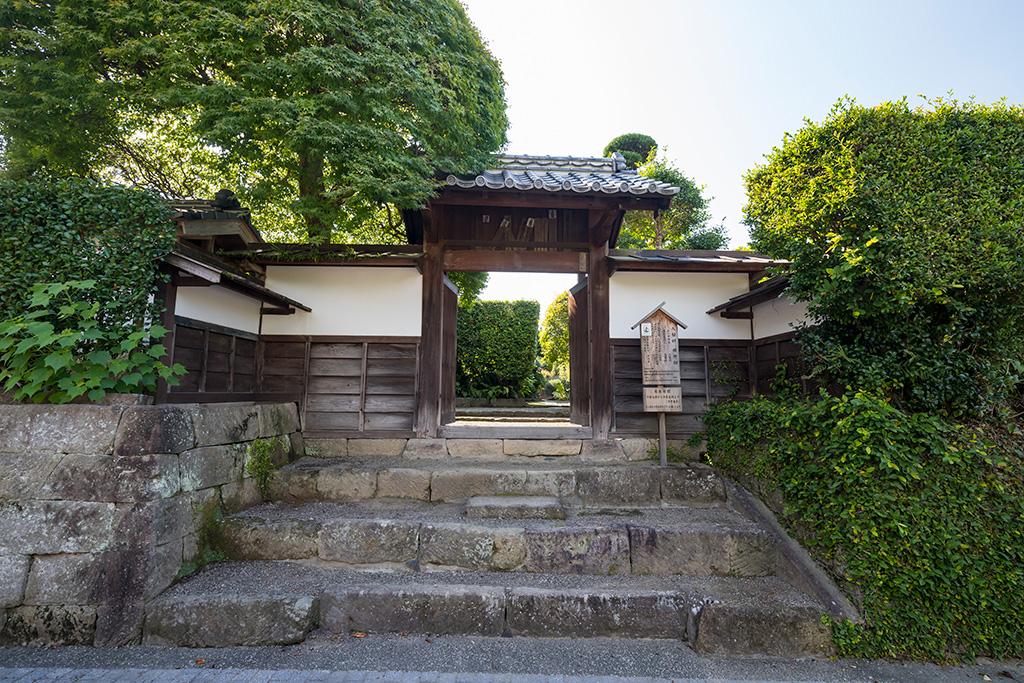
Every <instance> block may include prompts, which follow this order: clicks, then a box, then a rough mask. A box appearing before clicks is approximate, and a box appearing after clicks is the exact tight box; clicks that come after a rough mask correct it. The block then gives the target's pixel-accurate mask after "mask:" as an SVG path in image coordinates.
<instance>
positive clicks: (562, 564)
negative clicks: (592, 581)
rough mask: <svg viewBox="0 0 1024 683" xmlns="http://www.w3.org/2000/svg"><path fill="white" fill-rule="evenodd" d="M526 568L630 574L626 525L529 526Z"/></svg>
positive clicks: (538, 570) (560, 571)
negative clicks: (595, 527)
mask: <svg viewBox="0 0 1024 683" xmlns="http://www.w3.org/2000/svg"><path fill="white" fill-rule="evenodd" d="M524 568H525V569H526V571H530V572H552V573H569V574H628V573H629V536H628V535H627V534H626V530H625V529H613V528H597V529H587V528H572V527H567V528H564V529H551V530H544V531H541V530H532V529H531V530H527V532H526V562H525V565H524Z"/></svg>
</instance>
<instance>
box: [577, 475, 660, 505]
mask: <svg viewBox="0 0 1024 683" xmlns="http://www.w3.org/2000/svg"><path fill="white" fill-rule="evenodd" d="M576 494H577V495H578V496H579V497H580V499H582V500H583V501H584V502H586V503H610V504H621V503H641V504H648V505H653V504H656V503H658V501H659V500H660V496H661V483H660V481H659V474H658V470H657V469H654V468H650V467H590V468H587V469H581V470H580V471H579V472H577V473H576Z"/></svg>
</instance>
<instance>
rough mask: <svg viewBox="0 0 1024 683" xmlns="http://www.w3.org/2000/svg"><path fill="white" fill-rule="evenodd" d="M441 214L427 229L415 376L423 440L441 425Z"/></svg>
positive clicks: (436, 212) (418, 429) (434, 213)
mask: <svg viewBox="0 0 1024 683" xmlns="http://www.w3.org/2000/svg"><path fill="white" fill-rule="evenodd" d="M441 214H442V212H441V210H440V209H439V208H435V209H434V210H433V211H432V212H431V216H430V225H429V226H424V239H423V260H422V271H423V313H422V321H421V332H420V358H419V363H418V365H417V377H416V436H418V437H420V438H435V437H437V435H438V427H439V425H440V408H441V365H442V358H441V355H442V351H443V349H442V346H443V345H442V341H441V332H442V327H443V313H444V306H443V304H444V264H443V263H442V261H443V257H444V254H443V251H444V249H443V246H442V244H441V243H440V242H438V241H437V234H438V230H437V225H436V223H437V221H439V220H441Z"/></svg>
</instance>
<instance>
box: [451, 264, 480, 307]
mask: <svg viewBox="0 0 1024 683" xmlns="http://www.w3.org/2000/svg"><path fill="white" fill-rule="evenodd" d="M447 276H448V279H449V280H451V281H452V284H453V285H455V286H456V287H458V288H459V305H460V306H465V305H468V304H472V303H473V302H475V301H477V300H478V299H479V298H480V292H482V291H484V287H486V286H487V281H488V280H490V279H491V274H490V273H469V272H453V273H447Z"/></svg>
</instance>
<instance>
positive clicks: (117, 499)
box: [39, 453, 181, 503]
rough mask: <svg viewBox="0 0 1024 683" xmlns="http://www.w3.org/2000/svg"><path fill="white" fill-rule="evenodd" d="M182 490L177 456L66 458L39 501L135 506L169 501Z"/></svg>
mask: <svg viewBox="0 0 1024 683" xmlns="http://www.w3.org/2000/svg"><path fill="white" fill-rule="evenodd" d="M180 488H181V482H180V479H179V476H178V456H176V455H171V454H167V453H160V454H152V455H139V456H134V457H124V458H122V457H112V456H107V455H102V456H96V455H66V456H64V457H63V458H62V459H61V461H60V463H59V464H58V465H56V466H55V467H54V468H53V472H52V473H51V474H50V476H49V478H48V480H47V482H46V484H45V485H44V486H43V488H42V490H41V491H40V492H39V497H40V498H50V499H61V500H94V501H109V502H114V503H122V502H123V503H131V502H141V501H147V500H155V499H157V498H167V497H170V496H173V495H175V494H176V493H178V491H179V490H180Z"/></svg>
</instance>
